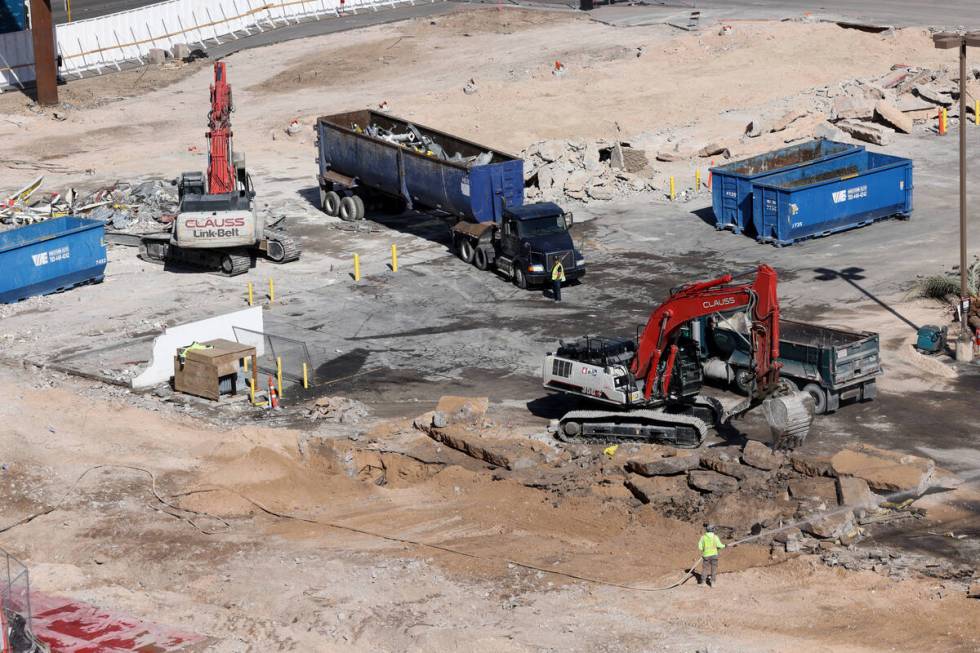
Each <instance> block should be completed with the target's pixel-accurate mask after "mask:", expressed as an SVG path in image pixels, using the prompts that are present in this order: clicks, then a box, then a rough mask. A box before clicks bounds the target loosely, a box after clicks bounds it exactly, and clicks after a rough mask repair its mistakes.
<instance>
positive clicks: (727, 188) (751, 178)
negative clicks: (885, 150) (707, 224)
mask: <svg viewBox="0 0 980 653" xmlns="http://www.w3.org/2000/svg"><path fill="white" fill-rule="evenodd" d="M863 151H864V147H863V146H861V145H849V144H847V143H838V142H836V141H828V140H825V139H822V138H821V139H817V140H813V141H809V142H807V143H802V144H800V145H793V146H791V147H784V148H783V149H780V150H775V151H772V152H766V153H765V154H760V155H759V156H754V157H752V158H749V159H743V160H742V161H735V162H734V163H728V164H726V165H723V166H717V167H715V168H711V204H712V208H713V209H714V213H715V229H719V230H720V229H731V230H732V231H734V232H735V233H737V234H738V233H742V232H743V231H746V232H748V233H749V235H755V234H754V228H755V227H754V224H753V222H752V212H753V206H752V186H753V184H754V183H756V182H759V181H761V180H763V179H765V178H767V177H770V176H772V175H776V174H779V173H782V172H787V171H790V170H796V169H800V168H803V167H807V166H810V165H812V164H816V163H821V162H824V161H830V160H834V159H837V158H840V157H844V156H848V155H854V154H858V153H860V152H863Z"/></svg>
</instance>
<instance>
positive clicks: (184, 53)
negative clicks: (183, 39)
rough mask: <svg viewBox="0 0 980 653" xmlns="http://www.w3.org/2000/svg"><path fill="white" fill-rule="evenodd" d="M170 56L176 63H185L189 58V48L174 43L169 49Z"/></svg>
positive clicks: (185, 45) (183, 44)
mask: <svg viewBox="0 0 980 653" xmlns="http://www.w3.org/2000/svg"><path fill="white" fill-rule="evenodd" d="M170 54H172V55H173V58H174V59H176V60H177V61H186V60H188V59H190V58H191V46H189V45H187V44H186V43H174V44H173V47H171V48H170Z"/></svg>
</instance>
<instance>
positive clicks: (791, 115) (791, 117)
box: [770, 109, 810, 132]
mask: <svg viewBox="0 0 980 653" xmlns="http://www.w3.org/2000/svg"><path fill="white" fill-rule="evenodd" d="M809 114H810V112H809V111H806V110H804V109H795V110H793V111H790V112H788V113H786V114H785V115H784V116H783V117H782V118H779V119H778V120H776V122H774V123H773V125H772V129H771V130H770V131H773V132H781V131H783V130H784V129H786V128H787V127H789V126H790V125H792V124H793V123H794V122H796V121H797V120H799V119H800V118H805V117H806V116H808V115H809Z"/></svg>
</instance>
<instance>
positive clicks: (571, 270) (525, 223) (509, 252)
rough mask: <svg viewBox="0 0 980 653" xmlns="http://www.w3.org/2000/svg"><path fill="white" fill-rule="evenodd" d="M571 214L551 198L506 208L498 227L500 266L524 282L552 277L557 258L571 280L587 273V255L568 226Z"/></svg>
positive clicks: (524, 283) (538, 281)
mask: <svg viewBox="0 0 980 653" xmlns="http://www.w3.org/2000/svg"><path fill="white" fill-rule="evenodd" d="M571 226H572V214H571V213H566V212H565V211H563V210H562V208H561V207H560V206H558V205H557V204H554V203H552V202H540V203H537V204H526V205H524V206H517V207H514V208H507V209H505V210H504V214H503V219H502V220H501V227H500V229H499V251H500V254H499V256H498V260H497V268H498V269H499V270H500V271H501V272H503V273H504V274H508V275H509V276H510V277H511V278H512V279H514V282H515V283H516V284H517V285H519V286H521V287H526V286H528V285H538V284H541V283H547V282H550V281H551V270H552V268H553V267H554V265H555V261H556V260H560V261H561V264H562V266H563V267H564V269H565V279H566V280H567V281H572V280H575V279H579V278H581V277H582V276H583V275H584V274H585V259H584V257H583V256H582V254H581V253H580V252H579V251H578V250H577V249H575V244H574V242H573V241H572V235H571V233H570V232H569V227H571Z"/></svg>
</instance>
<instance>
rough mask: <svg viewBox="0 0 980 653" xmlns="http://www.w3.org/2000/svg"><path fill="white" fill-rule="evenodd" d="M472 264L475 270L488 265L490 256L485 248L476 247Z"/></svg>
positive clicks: (485, 267) (483, 268)
mask: <svg viewBox="0 0 980 653" xmlns="http://www.w3.org/2000/svg"><path fill="white" fill-rule="evenodd" d="M473 265H475V266H476V269H477V270H486V269H487V268H488V267H490V258H489V257H488V256H487V250H485V249H483V248H482V247H477V248H476V251H475V252H473Z"/></svg>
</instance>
